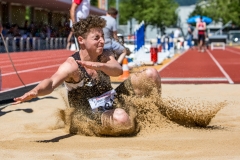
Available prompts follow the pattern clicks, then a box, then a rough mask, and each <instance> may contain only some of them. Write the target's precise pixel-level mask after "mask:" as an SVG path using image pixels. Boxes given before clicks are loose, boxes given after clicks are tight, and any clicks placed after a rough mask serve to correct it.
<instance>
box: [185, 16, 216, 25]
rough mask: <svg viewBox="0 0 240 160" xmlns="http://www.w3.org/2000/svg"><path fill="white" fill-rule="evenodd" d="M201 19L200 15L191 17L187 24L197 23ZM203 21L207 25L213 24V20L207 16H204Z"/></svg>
mask: <svg viewBox="0 0 240 160" xmlns="http://www.w3.org/2000/svg"><path fill="white" fill-rule="evenodd" d="M200 17H201V16H200V15H197V16H193V17H190V18H188V20H187V23H190V24H192V23H196V22H197V21H198V20H199V19H200ZM202 21H203V22H205V23H206V24H210V23H211V22H212V19H211V18H209V17H206V16H202Z"/></svg>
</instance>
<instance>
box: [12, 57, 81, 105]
mask: <svg viewBox="0 0 240 160" xmlns="http://www.w3.org/2000/svg"><path fill="white" fill-rule="evenodd" d="M77 67H78V65H77V63H76V62H75V61H74V59H73V58H68V59H67V60H66V61H65V62H64V63H63V64H62V65H61V66H60V67H59V68H58V70H57V72H55V73H54V74H53V75H52V76H51V77H50V78H47V79H44V80H43V81H42V82H40V83H39V84H38V85H37V86H36V87H35V88H33V89H32V90H31V91H29V92H27V93H25V94H24V95H23V96H21V97H17V98H14V101H15V103H14V104H18V103H21V102H24V101H29V100H31V99H32V98H36V97H37V96H44V95H47V94H50V93H52V91H53V90H54V89H55V88H56V87H58V86H59V85H60V84H62V83H63V81H64V80H65V79H66V78H67V77H68V76H69V75H70V73H72V72H74V70H76V68H77Z"/></svg>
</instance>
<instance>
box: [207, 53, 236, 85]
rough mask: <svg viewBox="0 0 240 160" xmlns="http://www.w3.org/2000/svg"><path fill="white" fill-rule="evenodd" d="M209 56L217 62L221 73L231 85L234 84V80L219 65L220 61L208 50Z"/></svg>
mask: <svg viewBox="0 0 240 160" xmlns="http://www.w3.org/2000/svg"><path fill="white" fill-rule="evenodd" d="M207 53H208V55H209V56H210V57H211V58H212V60H213V61H214V62H215V64H216V65H217V66H218V68H219V69H220V71H221V72H222V73H223V75H224V76H225V77H226V78H227V80H228V82H229V83H230V84H234V82H233V80H232V79H231V78H230V77H229V75H228V74H227V72H226V71H225V70H224V69H223V68H222V66H221V65H220V64H219V63H218V61H217V60H216V59H215V58H214V57H213V55H212V53H211V52H210V51H208V50H207Z"/></svg>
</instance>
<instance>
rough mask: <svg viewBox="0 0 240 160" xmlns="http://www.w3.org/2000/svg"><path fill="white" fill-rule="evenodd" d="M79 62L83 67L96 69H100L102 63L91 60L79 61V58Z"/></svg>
mask: <svg viewBox="0 0 240 160" xmlns="http://www.w3.org/2000/svg"><path fill="white" fill-rule="evenodd" d="M77 63H78V64H80V65H81V66H83V67H87V68H89V69H94V70H100V68H101V65H102V64H101V63H99V62H89V61H79V60H77Z"/></svg>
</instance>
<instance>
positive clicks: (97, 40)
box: [84, 28, 104, 55]
mask: <svg viewBox="0 0 240 160" xmlns="http://www.w3.org/2000/svg"><path fill="white" fill-rule="evenodd" d="M84 41H85V42H84V44H85V47H86V49H87V50H88V52H89V53H93V54H96V55H100V54H102V52H103V47H104V34H103V30H102V28H92V29H91V30H90V32H89V34H88V35H87V37H86V39H85V40H84Z"/></svg>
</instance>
